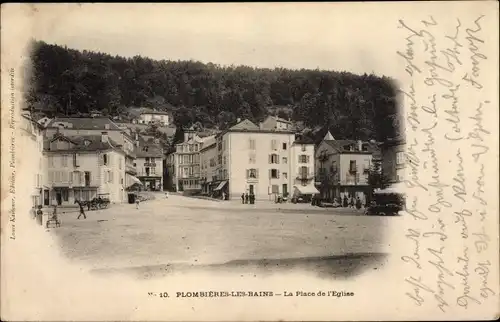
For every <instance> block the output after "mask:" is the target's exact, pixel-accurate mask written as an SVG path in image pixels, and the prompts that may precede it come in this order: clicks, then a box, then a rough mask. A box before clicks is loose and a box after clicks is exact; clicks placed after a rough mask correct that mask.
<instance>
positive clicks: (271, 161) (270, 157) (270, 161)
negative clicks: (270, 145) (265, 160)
mask: <svg viewBox="0 0 500 322" xmlns="http://www.w3.org/2000/svg"><path fill="white" fill-rule="evenodd" d="M271 163H273V160H272V154H271V155H270V156H269V164H271Z"/></svg>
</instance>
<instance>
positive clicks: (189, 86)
mask: <svg viewBox="0 0 500 322" xmlns="http://www.w3.org/2000/svg"><path fill="white" fill-rule="evenodd" d="M165 55H166V56H168V48H167V52H166V54H165ZM31 62H32V66H29V67H30V68H31V73H30V74H29V75H30V77H31V82H28V83H29V84H32V86H31V87H30V88H28V89H27V90H26V93H27V97H26V101H27V103H28V106H29V108H31V109H32V111H36V112H39V113H44V114H45V115H48V116H56V115H85V114H87V113H89V112H90V111H92V110H99V111H101V112H103V113H104V114H105V115H110V116H115V115H119V114H121V113H123V111H124V110H126V109H127V108H129V107H151V108H155V109H158V110H168V111H171V112H172V113H173V115H174V122H175V124H176V125H177V126H190V125H191V124H194V123H199V124H202V126H203V127H205V128H215V127H218V128H225V127H227V126H228V125H230V124H232V123H234V121H235V120H236V118H238V117H239V118H248V119H250V120H252V121H254V122H258V121H260V120H262V119H263V118H264V117H266V116H267V115H269V114H274V115H278V116H281V117H285V118H290V119H292V120H294V121H297V122H298V123H299V124H302V126H303V127H307V128H319V127H321V128H322V129H324V131H326V129H329V130H330V131H331V132H332V134H333V136H334V137H336V138H339V139H342V138H349V139H363V140H368V139H376V140H379V141H382V140H384V139H385V138H387V137H393V136H395V135H396V133H395V132H397V130H396V128H397V126H395V124H396V123H397V118H396V117H395V116H396V113H397V106H396V89H395V87H394V86H395V85H394V83H393V81H392V80H391V79H389V78H387V77H378V76H375V75H367V74H364V75H354V74H351V73H348V72H337V71H324V70H306V69H301V70H291V69H285V68H275V69H267V68H254V67H248V66H220V65H215V64H212V63H206V64H205V63H201V62H197V61H170V60H152V59H149V58H147V57H140V56H135V57H133V58H124V57H120V56H111V55H108V54H105V53H99V52H90V51H85V50H84V51H78V50H73V49H69V48H66V47H62V46H58V45H51V44H47V43H44V42H41V41H34V43H33V49H32V59H31Z"/></svg>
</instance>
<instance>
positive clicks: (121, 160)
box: [118, 158, 123, 170]
mask: <svg viewBox="0 0 500 322" xmlns="http://www.w3.org/2000/svg"><path fill="white" fill-rule="evenodd" d="M122 162H123V159H121V158H120V162H119V164H118V166H119V169H120V170H121V169H122V167H123V165H122Z"/></svg>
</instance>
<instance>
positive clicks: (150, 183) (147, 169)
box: [135, 135, 163, 191]
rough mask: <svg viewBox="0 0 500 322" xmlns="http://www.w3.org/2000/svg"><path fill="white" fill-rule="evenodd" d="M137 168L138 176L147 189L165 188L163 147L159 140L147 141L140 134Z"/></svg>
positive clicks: (137, 142)
mask: <svg viewBox="0 0 500 322" xmlns="http://www.w3.org/2000/svg"><path fill="white" fill-rule="evenodd" d="M136 146H137V148H136V159H135V168H136V169H137V178H138V179H139V180H140V181H141V182H142V185H143V187H144V188H145V189H146V190H153V191H162V190H163V149H162V148H161V146H160V145H159V143H158V142H157V141H154V140H148V141H146V140H145V139H143V138H142V137H141V136H140V135H138V136H137V141H136Z"/></svg>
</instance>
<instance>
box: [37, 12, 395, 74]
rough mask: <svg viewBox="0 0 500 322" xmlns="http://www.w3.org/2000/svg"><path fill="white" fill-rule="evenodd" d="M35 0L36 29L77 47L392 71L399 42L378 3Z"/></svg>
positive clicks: (57, 41)
mask: <svg viewBox="0 0 500 322" xmlns="http://www.w3.org/2000/svg"><path fill="white" fill-rule="evenodd" d="M36 8H37V9H36V11H35V12H36V16H37V19H33V24H32V27H31V29H32V32H33V37H35V38H36V39H38V40H43V41H45V42H48V43H55V44H58V45H66V46H68V47H70V48H74V49H80V50H83V49H87V50H93V51H100V52H105V53H109V54H112V55H120V56H125V57H132V56H134V55H141V56H147V57H150V58H153V59H169V60H186V59H193V60H199V61H202V62H205V63H207V62H212V63H216V64H221V65H231V64H234V65H250V66H256V67H269V68H274V67H286V68H294V69H300V68H311V69H315V68H319V69H329V70H340V71H341V70H346V71H350V72H354V73H372V72H373V73H375V74H378V75H387V76H394V75H393V74H394V66H390V64H387V63H386V61H387V57H388V56H390V55H394V53H395V51H394V50H395V49H394V48H393V46H390V45H388V43H390V42H391V41H390V38H388V39H385V38H384V35H388V34H389V35H390V34H391V33H392V34H394V32H395V31H396V27H397V16H394V19H391V18H390V17H388V16H387V15H383V14H382V12H383V10H381V7H380V5H377V6H375V5H373V4H363V3H347V4H346V3H341V4H327V3H319V4H318V3H316V4H307V3H304V4H280V3H276V4H270V3H267V4H265V3H260V4H149V5H145V4H142V5H138V4H120V5H110V4H83V5H80V6H78V5H68V4H59V5H50V4H45V5H43V4H39V5H36ZM374 12H378V13H375V14H374ZM374 26H377V28H374ZM387 40H389V41H387Z"/></svg>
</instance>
